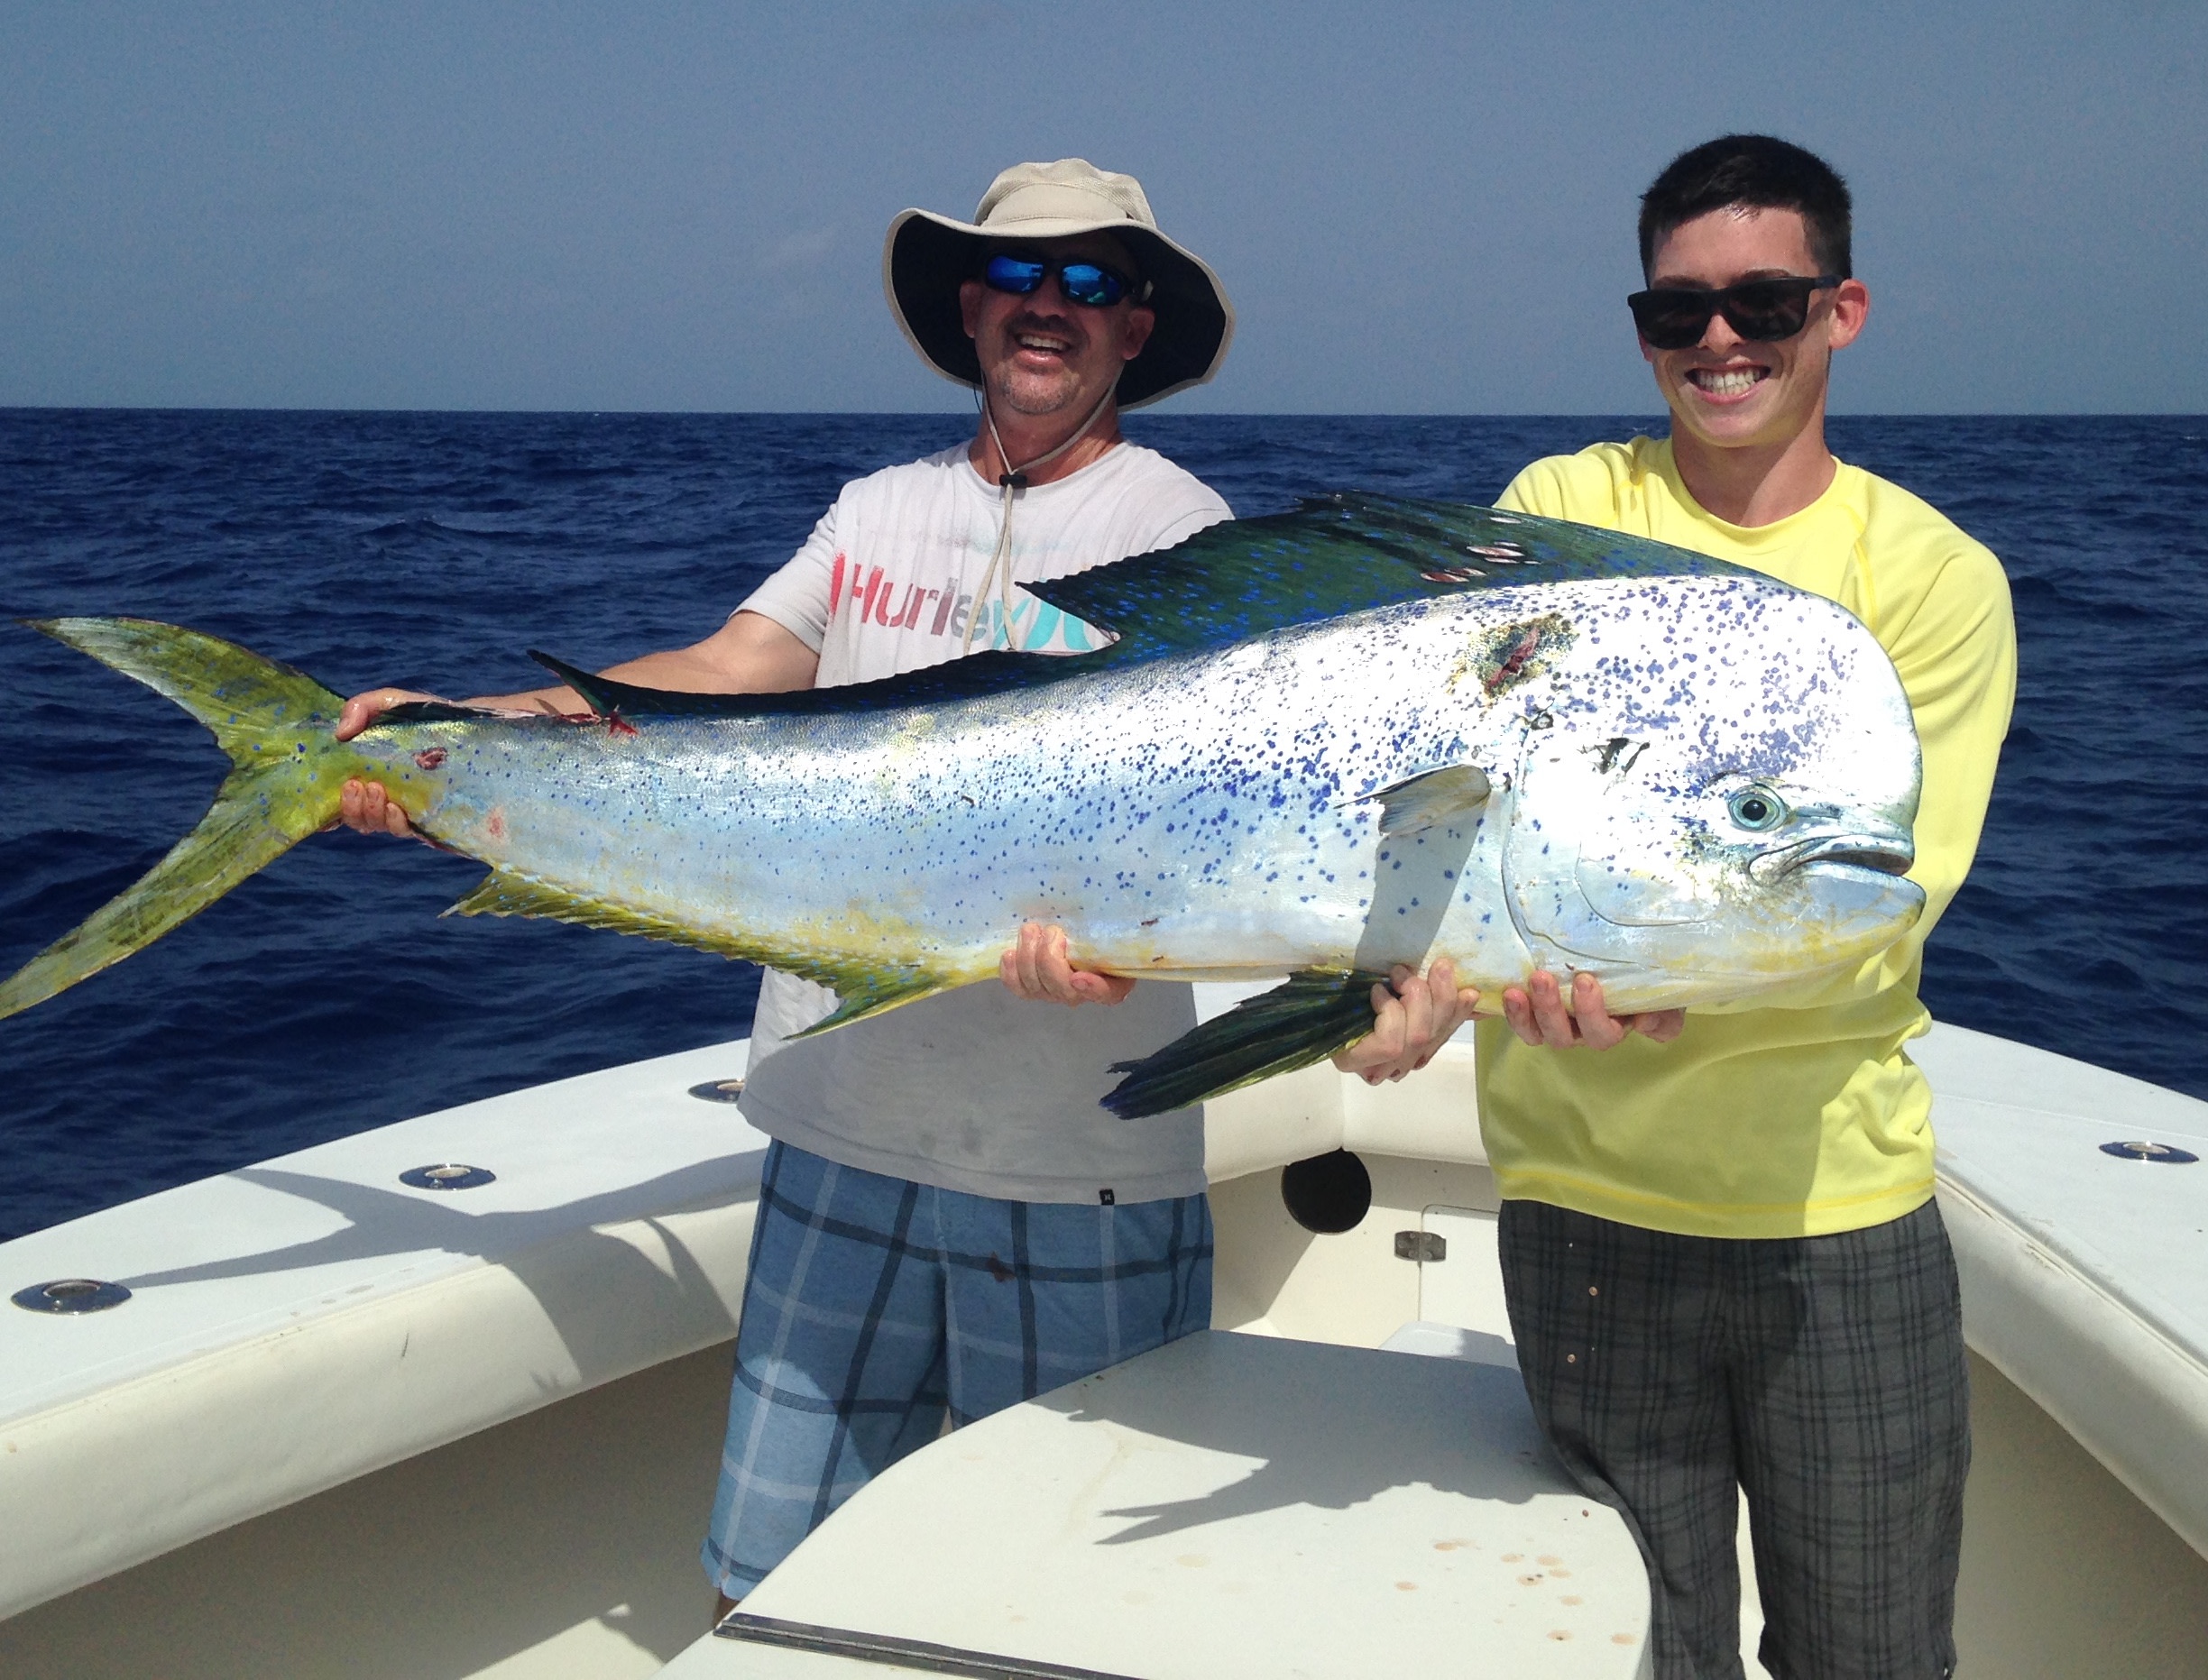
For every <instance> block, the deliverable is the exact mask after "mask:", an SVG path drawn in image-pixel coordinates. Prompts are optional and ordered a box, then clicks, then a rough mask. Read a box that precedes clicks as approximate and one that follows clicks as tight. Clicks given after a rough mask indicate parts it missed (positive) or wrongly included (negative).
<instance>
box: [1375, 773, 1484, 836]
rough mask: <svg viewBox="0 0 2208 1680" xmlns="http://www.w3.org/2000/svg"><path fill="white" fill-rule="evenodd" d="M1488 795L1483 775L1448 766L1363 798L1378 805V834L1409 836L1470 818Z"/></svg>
mask: <svg viewBox="0 0 2208 1680" xmlns="http://www.w3.org/2000/svg"><path fill="white" fill-rule="evenodd" d="M1491 791H1493V790H1492V788H1491V787H1490V785H1489V783H1488V780H1487V773H1486V771H1485V770H1483V769H1481V768H1480V767H1478V766H1477V765H1472V764H1450V765H1444V766H1442V767H1441V768H1440V769H1439V770H1421V771H1420V772H1419V774H1418V775H1416V776H1405V777H1404V778H1403V780H1402V781H1400V782H1394V783H1391V784H1390V785H1387V786H1386V787H1384V788H1382V789H1381V790H1380V791H1379V792H1378V793H1376V794H1366V796H1365V797H1366V799H1368V800H1369V799H1376V800H1378V801H1379V802H1380V831H1381V833H1383V834H1412V833H1416V832H1417V831H1419V830H1421V829H1431V828H1438V827H1440V825H1441V824H1442V823H1444V822H1455V821H1457V820H1458V819H1459V818H1462V817H1468V816H1470V815H1471V814H1472V813H1473V812H1476V811H1477V810H1478V809H1479V808H1480V807H1481V806H1482V805H1484V804H1486V803H1487V795H1488V794H1489V793H1490V792H1491ZM1358 803H1363V802H1362V801H1360V802H1358Z"/></svg>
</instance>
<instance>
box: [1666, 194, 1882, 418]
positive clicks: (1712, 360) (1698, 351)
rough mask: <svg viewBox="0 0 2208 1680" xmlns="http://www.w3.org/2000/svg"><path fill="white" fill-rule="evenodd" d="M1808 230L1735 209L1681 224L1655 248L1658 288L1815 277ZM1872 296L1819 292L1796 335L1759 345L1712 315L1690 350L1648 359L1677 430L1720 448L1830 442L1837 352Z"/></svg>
mask: <svg viewBox="0 0 2208 1680" xmlns="http://www.w3.org/2000/svg"><path fill="white" fill-rule="evenodd" d="M1817 272H1818V268H1817V260H1816V259H1815V258H1814V257H1813V256H1811V255H1810V252H1809V235H1808V229H1807V227H1806V226H1805V225H1804V224H1803V221H1802V217H1801V213H1800V212H1799V211H1798V210H1762V209H1752V208H1747V207H1740V206H1734V207H1728V208H1725V209H1722V210H1712V211H1710V212H1709V213H1708V214H1707V215H1705V216H1696V217H1694V218H1693V219H1692V220H1691V221H1687V222H1682V223H1680V224H1679V225H1678V226H1677V227H1675V228H1673V229H1671V230H1670V233H1668V234H1664V235H1663V236H1662V237H1661V239H1659V240H1658V241H1657V242H1656V247H1655V250H1654V252H1652V254H1651V262H1650V264H1649V284H1650V285H1651V286H1653V287H1692V288H1698V289H1707V290H1715V289H1719V288H1722V287H1725V286H1731V285H1735V284H1737V283H1738V282H1740V281H1742V280H1773V279H1777V278H1780V276H1784V275H1801V276H1808V275H1815V274H1817ZM1870 307H1871V294H1870V292H1869V291H1868V290H1867V289H1865V288H1864V286H1863V282H1862V281H1861V280H1845V281H1843V282H1842V283H1841V284H1840V285H1839V286H1836V287H1834V288H1832V289H1829V290H1821V291H1818V292H1816V293H1814V294H1813V295H1812V296H1811V298H1810V300H1809V319H1808V325H1806V326H1804V327H1803V328H1802V330H1801V331H1800V332H1799V333H1797V334H1796V335H1794V336H1793V337H1791V338H1788V339H1782V340H1780V341H1779V342H1778V343H1775V344H1757V343H1754V342H1752V341H1751V340H1748V339H1744V338H1743V337H1741V336H1740V335H1739V334H1737V333H1735V332H1734V330H1733V327H1732V326H1731V324H1730V323H1729V322H1727V321H1726V320H1725V317H1724V316H1722V315H1713V316H1712V317H1710V323H1709V326H1708V328H1707V330H1706V331H1705V332H1704V333H1703V335H1702V342H1701V343H1700V344H1697V345H1695V346H1693V347H1692V348H1690V349H1687V350H1657V349H1653V348H1651V346H1650V344H1648V342H1647V340H1645V339H1643V340H1642V344H1641V353H1642V356H1643V357H1645V358H1646V359H1647V361H1648V363H1649V365H1650V366H1651V368H1653V369H1654V370H1655V372H1656V385H1657V389H1658V390H1661V391H1662V393H1663V399H1664V401H1665V403H1666V404H1667V405H1668V406H1669V407H1670V410H1671V414H1672V418H1673V419H1674V421H1675V422H1676V423H1677V425H1678V426H1679V427H1681V428H1683V429H1684V430H1685V431H1686V432H1688V434H1689V435H1690V436H1693V437H1694V438H1695V439H1696V440H1697V442H1699V443H1701V444H1703V445H1707V446H1709V447H1711V448H1715V449H1735V448H1742V447H1762V448H1770V447H1783V446H1784V445H1787V444H1789V443H1790V442H1792V441H1793V440H1794V439H1795V438H1797V437H1799V436H1801V435H1803V434H1804V433H1805V432H1807V431H1809V430H1810V429H1812V428H1817V431H1818V434H1819V436H1822V427H1823V422H1824V414H1825V393H1826V383H1827V381H1828V379H1829V376H1830V371H1831V361H1832V353H1833V352H1834V351H1835V350H1837V349H1840V348H1842V347H1843V346H1844V345H1846V344H1853V343H1854V340H1855V336H1856V335H1857V334H1858V333H1860V332H1862V330H1863V319H1864V317H1865V316H1866V314H1867V313H1868V312H1869V310H1870Z"/></svg>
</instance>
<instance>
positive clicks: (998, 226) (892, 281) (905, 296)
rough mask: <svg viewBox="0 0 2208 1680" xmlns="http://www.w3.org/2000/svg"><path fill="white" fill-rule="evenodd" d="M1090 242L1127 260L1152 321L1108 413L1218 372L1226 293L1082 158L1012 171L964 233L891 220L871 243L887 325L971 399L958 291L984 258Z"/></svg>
mask: <svg viewBox="0 0 2208 1680" xmlns="http://www.w3.org/2000/svg"><path fill="white" fill-rule="evenodd" d="M1095 233H1104V234H1111V235H1112V237H1113V238H1115V239H1117V240H1118V241H1119V242H1120V243H1122V244H1124V245H1125V246H1126V247H1127V252H1128V254H1129V255H1130V256H1132V257H1133V258H1134V260H1135V261H1136V263H1138V264H1139V265H1140V266H1141V268H1142V278H1143V279H1144V280H1147V281H1148V282H1149V283H1150V288H1151V291H1150V296H1149V298H1148V299H1147V302H1148V304H1149V306H1150V308H1153V309H1155V310H1156V311H1157V326H1156V327H1155V329H1154V330H1153V331H1152V333H1151V335H1150V342H1149V343H1148V344H1145V345H1144V346H1143V351H1142V354H1140V355H1138V356H1136V358H1135V359H1134V360H1133V361H1132V362H1130V363H1127V371H1126V372H1123V373H1121V374H1120V376H1119V406H1120V407H1121V408H1122V409H1138V408H1140V407H1142V406H1143V405H1144V404H1145V403H1150V402H1156V401H1158V400H1159V399H1161V398H1164V397H1170V396H1172V395H1173V392H1175V391H1177V390H1187V389H1188V388H1189V387H1190V386H1191V385H1201V384H1202V383H1203V382H1204V381H1206V380H1208V379H1210V377H1211V376H1212V375H1213V374H1214V373H1216V372H1219V363H1221V362H1224V361H1225V360H1226V359H1227V346H1228V344H1230V343H1231V342H1232V341H1233V339H1234V320H1235V317H1234V305H1232V304H1231V303H1229V302H1228V301H1227V289H1226V288H1225V287H1223V286H1221V285H1220V284H1219V276H1218V275H1216V274H1214V273H1213V272H1212V271H1211V270H1210V265H1208V264H1207V263H1205V262H1203V261H1202V260H1201V258H1199V257H1198V256H1197V255H1196V254H1195V253H1194V252H1191V251H1187V250H1185V249H1183V248H1182V246H1180V245H1177V244H1175V243H1173V241H1172V240H1170V239H1168V238H1166V237H1165V235H1164V234H1161V233H1159V232H1158V225H1157V217H1155V216H1153V215H1152V214H1151V213H1150V201H1149V199H1147V198H1145V197H1143V189H1142V183H1141V182H1139V181H1137V180H1136V179H1135V178H1134V177H1133V176H1132V175H1115V174H1113V173H1112V172H1111V171H1110V170H1099V169H1098V168H1097V167H1096V165H1094V164H1093V163H1090V162H1089V161H1087V160H1086V159H1084V158H1060V159H1059V160H1058V161H1056V162H1055V163H1017V164H1015V165H1013V167H1012V168H1010V169H1008V170H1006V171H1005V172H1004V173H1003V174H1001V175H999V176H998V178H997V179H995V180H993V181H991V182H990V183H989V190H988V191H987V192H985V193H983V194H982V195H981V202H980V205H979V206H977V207H975V209H974V219H973V220H972V221H971V222H960V221H954V220H952V218H951V217H950V216H937V215H936V214H935V213H934V211H932V210H906V211H902V212H900V213H899V215H898V216H897V220H895V221H894V222H892V223H890V224H889V234H888V237H887V238H886V239H884V240H883V242H882V289H883V290H885V291H886V292H888V295H889V313H890V314H892V315H894V316H895V317H897V326H899V327H901V328H902V329H903V330H904V333H905V336H906V338H908V339H910V340H911V341H912V347H913V348H914V349H915V350H917V351H918V352H919V353H920V354H921V357H922V359H923V360H925V362H926V363H928V365H929V366H931V367H933V368H934V370H935V371H936V372H938V373H941V374H942V375H943V377H944V378H945V379H951V380H956V381H958V382H959V383H960V384H961V385H971V386H973V387H975V388H977V389H979V388H980V383H981V363H980V361H979V360H978V359H977V358H976V356H975V355H974V347H973V340H972V339H971V338H969V337H967V336H966V326H965V323H964V321H963V320H962V319H961V317H960V314H959V282H960V281H961V280H971V279H972V278H973V277H974V276H975V275H976V274H978V273H979V272H980V267H981V252H983V251H984V250H985V249H987V248H988V247H989V246H993V245H1001V244H1006V243H1016V242H1017V241H1020V240H1043V239H1063V238H1065V237H1066V236H1068V235H1069V234H1095Z"/></svg>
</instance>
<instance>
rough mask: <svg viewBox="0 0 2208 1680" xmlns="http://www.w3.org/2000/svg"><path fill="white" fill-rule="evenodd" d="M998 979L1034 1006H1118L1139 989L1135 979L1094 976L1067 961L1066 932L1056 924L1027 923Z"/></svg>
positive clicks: (1006, 956) (999, 969)
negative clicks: (1136, 986)
mask: <svg viewBox="0 0 2208 1680" xmlns="http://www.w3.org/2000/svg"><path fill="white" fill-rule="evenodd" d="M997 978H998V979H1000V980H1002V981H1003V982H1004V984H1005V990H1007V992H1010V993H1011V994H1012V996H1015V997H1025V998H1026V999H1027V1000H1028V1001H1029V1002H1030V1003H1038V1004H1064V1005H1067V1006H1068V1007H1069V1008H1071V1007H1073V1006H1076V1005H1081V1004H1116V1003H1119V1002H1122V1001H1124V1000H1125V998H1126V997H1127V994H1128V993H1129V992H1131V991H1133V990H1134V989H1135V982H1134V981H1133V980H1132V979H1129V978H1122V977H1121V976H1119V975H1116V974H1092V973H1090V971H1089V970H1088V969H1076V968H1075V967H1073V965H1072V963H1070V962H1068V961H1067V960H1066V932H1065V930H1064V929H1063V928H1062V927H1059V926H1058V925H1057V924H1056V923H1050V924H1047V925H1046V924H1044V923H1041V922H1029V923H1025V924H1024V925H1023V926H1022V927H1021V928H1020V931H1019V942H1018V943H1017V945H1015V946H1013V947H1012V949H1011V950H1007V952H1005V954H1004V955H1003V956H1001V957H999V958H998V959H997Z"/></svg>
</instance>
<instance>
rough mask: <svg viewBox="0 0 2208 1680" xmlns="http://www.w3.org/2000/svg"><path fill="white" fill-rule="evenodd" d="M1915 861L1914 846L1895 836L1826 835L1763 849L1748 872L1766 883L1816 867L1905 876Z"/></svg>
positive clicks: (1771, 883)
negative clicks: (1796, 843) (1774, 848)
mask: <svg viewBox="0 0 2208 1680" xmlns="http://www.w3.org/2000/svg"><path fill="white" fill-rule="evenodd" d="M1916 861H1917V849H1916V847H1915V846H1914V845H1913V844H1912V843H1911V842H1910V841H1909V840H1904V839H1901V838H1899V837H1897V836H1892V835H1866V834H1828V835H1826V836H1824V837H1823V838H1822V839H1818V840H1803V841H1801V842H1800V843H1799V844H1798V845H1793V846H1782V847H1780V849H1778V850H1776V851H1769V852H1765V853H1764V854H1763V855H1762V857H1761V858H1757V859H1756V860H1755V861H1754V862H1753V863H1752V864H1750V865H1749V866H1748V873H1749V874H1750V875H1752V876H1753V877H1755V878H1756V879H1757V880H1759V881H1761V882H1762V883H1763V884H1764V885H1765V886H1771V885H1773V884H1775V883H1776V882H1778V881H1780V880H1782V879H1783V878H1785V877H1787V876H1789V875H1795V874H1799V872H1800V871H1802V870H1804V869H1808V868H1817V867H1824V868H1833V869H1862V870H1866V871H1868V872H1870V873H1872V874H1876V875H1890V876H1900V875H1907V874H1908V873H1909V866H1910V865H1912V864H1914V863H1915V862H1916Z"/></svg>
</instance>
